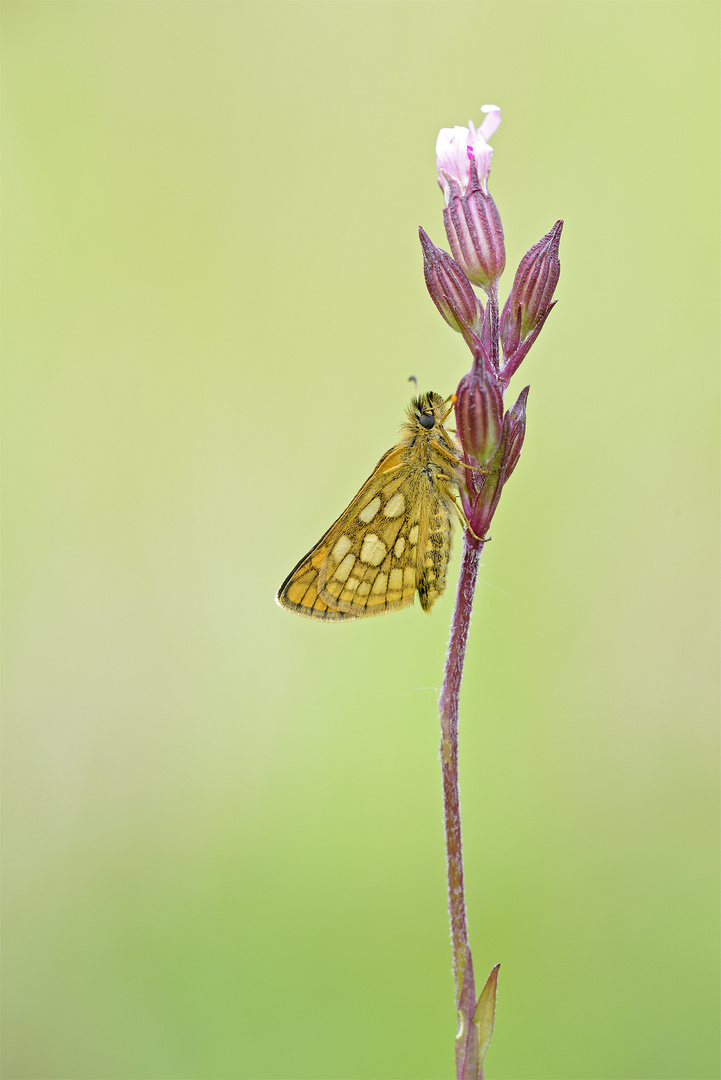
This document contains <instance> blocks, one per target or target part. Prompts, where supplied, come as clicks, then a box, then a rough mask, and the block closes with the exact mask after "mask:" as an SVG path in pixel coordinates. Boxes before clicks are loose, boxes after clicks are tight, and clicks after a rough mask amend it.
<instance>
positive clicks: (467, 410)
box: [456, 364, 503, 465]
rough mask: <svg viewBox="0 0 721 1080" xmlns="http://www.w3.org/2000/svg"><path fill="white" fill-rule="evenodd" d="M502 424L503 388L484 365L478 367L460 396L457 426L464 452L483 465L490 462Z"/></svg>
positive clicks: (461, 386)
mask: <svg viewBox="0 0 721 1080" xmlns="http://www.w3.org/2000/svg"><path fill="white" fill-rule="evenodd" d="M502 423H503V396H502V394H501V389H500V387H499V385H498V383H497V382H496V380H495V379H494V378H493V376H492V375H490V374H489V373H488V372H487V371H486V370H485V368H484V366H483V365H482V364H474V365H473V368H472V369H471V370H470V371H469V372H468V374H467V375H464V376H463V378H462V379H461V381H460V384H459V386H458V390H457V393H456V426H457V430H458V437H459V439H460V442H461V447H462V449H463V450H464V451H465V452H466V454H467V455H468V456H469V457H471V458H473V459H474V460H475V461H477V462H478V463H479V464H481V465H483V464H485V463H486V462H487V461H490V459H491V458H492V457H493V455H494V453H495V450H496V447H497V446H498V440H499V438H500V434H501V425H502Z"/></svg>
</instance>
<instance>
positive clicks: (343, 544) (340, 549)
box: [333, 533, 351, 563]
mask: <svg viewBox="0 0 721 1080" xmlns="http://www.w3.org/2000/svg"><path fill="white" fill-rule="evenodd" d="M350 549H351V541H350V540H349V539H348V537H347V536H346V535H345V533H343V535H342V536H341V538H340V540H339V541H338V542H337V544H336V545H335V547H334V548H333V559H334V561H335V562H337V563H339V562H340V561H341V559H342V558H344V556H346V555H347V554H348V552H349V551H350Z"/></svg>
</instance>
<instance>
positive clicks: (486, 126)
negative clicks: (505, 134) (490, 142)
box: [478, 105, 501, 139]
mask: <svg viewBox="0 0 721 1080" xmlns="http://www.w3.org/2000/svg"><path fill="white" fill-rule="evenodd" d="M481 112H482V113H485V114H486V116H485V119H484V121H483V123H482V124H481V126H480V127H479V129H478V132H479V134H480V135H482V136H483V138H484V139H490V137H491V135H492V134H493V133H494V131H497V130H498V127H499V125H500V123H501V110H500V108H499V107H498V105H481Z"/></svg>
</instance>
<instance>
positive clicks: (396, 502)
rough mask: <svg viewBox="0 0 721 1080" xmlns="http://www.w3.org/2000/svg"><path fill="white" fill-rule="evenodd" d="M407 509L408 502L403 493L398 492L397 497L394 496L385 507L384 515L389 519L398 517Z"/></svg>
mask: <svg viewBox="0 0 721 1080" xmlns="http://www.w3.org/2000/svg"><path fill="white" fill-rule="evenodd" d="M405 508H406V500H405V498H404V496H403V492H402V491H397V492H396V493H395V495H392V496H391V497H390V499H389V500H388V502H387V503H386V504H385V506H384V507H383V513H384V514H385V516H386V517H388V518H394V517H398V515H399V514H402V513H403V511H404V510H405Z"/></svg>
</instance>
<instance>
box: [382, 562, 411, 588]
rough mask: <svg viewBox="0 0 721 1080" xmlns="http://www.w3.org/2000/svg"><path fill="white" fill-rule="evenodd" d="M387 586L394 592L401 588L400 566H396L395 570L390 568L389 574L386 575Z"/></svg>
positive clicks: (401, 574)
mask: <svg viewBox="0 0 721 1080" xmlns="http://www.w3.org/2000/svg"><path fill="white" fill-rule="evenodd" d="M414 580H415V576H414ZM388 588H389V589H392V590H393V591H394V592H397V591H398V590H399V589H402V588H403V571H402V570H401V568H400V566H396V568H395V570H391V572H390V574H389V575H388Z"/></svg>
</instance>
